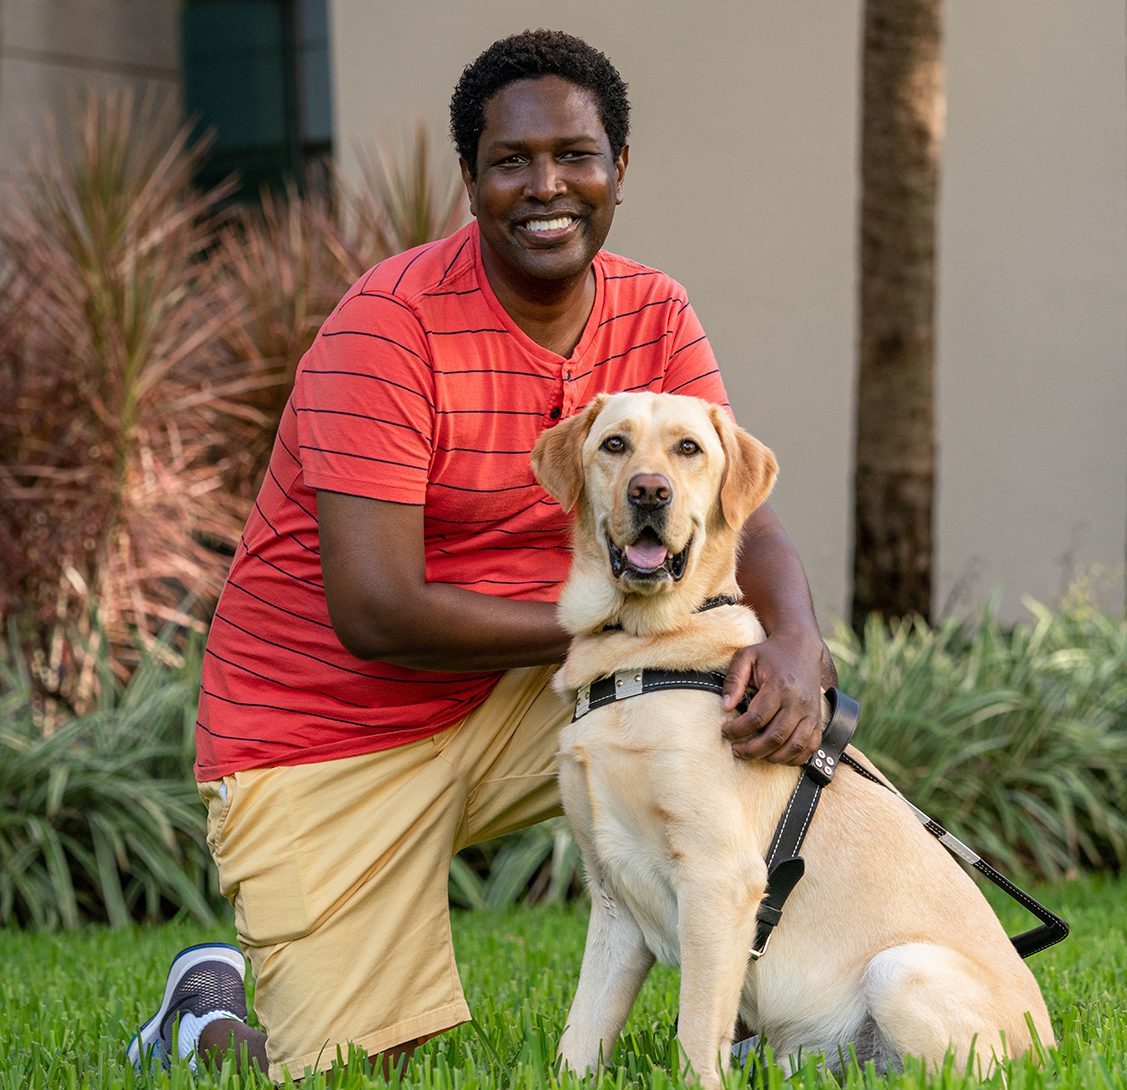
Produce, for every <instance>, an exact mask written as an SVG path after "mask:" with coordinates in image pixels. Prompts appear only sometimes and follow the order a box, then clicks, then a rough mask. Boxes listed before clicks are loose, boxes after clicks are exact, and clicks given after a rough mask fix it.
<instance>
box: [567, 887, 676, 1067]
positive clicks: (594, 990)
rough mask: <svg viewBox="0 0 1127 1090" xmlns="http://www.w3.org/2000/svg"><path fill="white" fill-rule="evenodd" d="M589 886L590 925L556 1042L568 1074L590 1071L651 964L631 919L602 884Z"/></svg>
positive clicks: (603, 1056)
mask: <svg viewBox="0 0 1127 1090" xmlns="http://www.w3.org/2000/svg"><path fill="white" fill-rule="evenodd" d="M590 887H591V921H590V923H589V924H588V926H587V945H586V947H585V949H584V951H583V965H582V967H581V968H580V970H579V985H578V987H577V988H576V991H575V999H574V1000H572V1004H571V1011H570V1012H569V1013H568V1016H567V1025H566V1026H565V1028H564V1032H563V1036H562V1037H561V1038H560V1047H559V1058H560V1059H561V1060H562V1061H563V1064H564V1065H565V1066H566V1067H569V1068H571V1069H572V1070H573V1071H578V1072H580V1073H586V1072H589V1071H593V1070H594V1069H595V1068H596V1067H597V1066H598V1064H599V1063H601V1062H602V1061H604V1060H608V1059H610V1054H611V1050H612V1049H613V1048H614V1043H615V1041H616V1040H618V1035H619V1033H621V1032H622V1026H623V1024H624V1023H625V1021H626V1016H627V1015H628V1014H629V1013H630V1008H631V1007H632V1006H633V1005H634V1000H635V999H636V998H637V997H638V991H639V990H640V989H641V987H642V984H643V983H644V982H645V979H646V974H647V973H649V971H650V968H651V967H652V966H653V963H654V956H653V954H652V953H650V950H649V948H648V947H647V946H646V943H645V939H644V938H643V937H642V932H641V930H640V929H639V927H638V925H637V923H635V921H634V918H633V917H632V916H631V915H630V913H629V912H628V911H627V910H626V909H625V907H623V906H622V905H619V904H616V903H615V901H614V898H613V896H612V895H611V893H610V891H609V890H608V889H607V888H606V886H605V885H604V884H603V883H602V882H601V881H599V880H598V879H595V880H594V881H591V882H590Z"/></svg>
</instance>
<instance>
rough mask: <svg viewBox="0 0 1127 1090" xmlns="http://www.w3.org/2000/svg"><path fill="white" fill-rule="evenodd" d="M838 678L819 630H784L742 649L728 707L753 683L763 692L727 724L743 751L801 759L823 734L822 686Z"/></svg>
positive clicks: (777, 759) (732, 669) (727, 689)
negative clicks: (793, 631)
mask: <svg viewBox="0 0 1127 1090" xmlns="http://www.w3.org/2000/svg"><path fill="white" fill-rule="evenodd" d="M836 684H837V671H836V669H835V668H834V664H833V658H832V657H831V656H830V653H829V649H828V648H827V647H826V645H825V643H824V642H823V641H822V639H821V637H820V636H819V635H818V634H817V632H816V631H813V630H812V631H801V632H796V633H790V632H787V631H785V630H780V631H777V632H775V633H773V634H772V635H771V636H769V637H768V638H767V639H766V640H764V641H763V642H762V643H757V644H754V645H753V646H751V647H745V648H743V649H742V650H741V651H737V652H736V654H735V655H734V656H733V657H732V662H731V665H730V666H729V667H728V673H727V676H726V677H725V679H724V710H725V711H731V710H732V709H733V708H735V707H736V705H737V704H739V702H740V701H741V700H742V699H743V696H744V693H745V691H746V690H747V689H748V688H755V689H757V690H758V692H757V693H756V694H755V696H754V697H753V699H752V701H751V704H750V705H749V706H748V709H747V711H746V712H744V713H743V715H740V716H736V717H735V718H733V719H730V720H729V721H728V722H727V723H726V724H725V725H724V737H725V738H726V739H727V740H728V741H729V742H731V743H732V752H733V753H734V754H735V755H736V756H737V757H745V758H751V757H758V758H762V759H763V760H766V761H771V762H772V763H774V764H789V765H800V764H803V763H805V762H806V761H807V760H809V759H810V757H811V756H813V754H814V752H815V751H816V750H817V748H818V743H819V742H820V741H821V740H822V689H823V688H831V687H833V686H835V685H836Z"/></svg>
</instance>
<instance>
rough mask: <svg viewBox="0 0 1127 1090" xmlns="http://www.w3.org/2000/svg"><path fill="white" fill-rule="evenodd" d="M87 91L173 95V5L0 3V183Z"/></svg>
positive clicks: (170, 1) (80, 0)
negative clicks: (47, 123) (49, 120)
mask: <svg viewBox="0 0 1127 1090" xmlns="http://www.w3.org/2000/svg"><path fill="white" fill-rule="evenodd" d="M92 87H97V88H119V87H135V88H137V89H138V90H140V91H144V90H153V91H157V92H162V93H167V94H173V95H177V94H179V87H180V5H179V0H0V183H3V182H6V181H14V180H15V179H17V178H18V177H19V175H20V173H21V171H22V166H23V164H24V163H26V161H27V155H28V151H29V147H30V145H31V144H32V143H33V142H34V141H35V139H36V137H37V135H38V133H39V132H40V131H41V130H42V126H43V118H44V115H45V113H46V112H47V111H48V110H51V111H56V112H59V111H62V110H64V109H65V108H66V106H67V105H68V103H69V102H71V101H81V96H82V95H83V94H84V93H85V92H86V91H87V89H89V88H92Z"/></svg>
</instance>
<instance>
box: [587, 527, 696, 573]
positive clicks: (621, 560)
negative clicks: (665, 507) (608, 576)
mask: <svg viewBox="0 0 1127 1090" xmlns="http://www.w3.org/2000/svg"><path fill="white" fill-rule="evenodd" d="M691 544H692V542H691V541H690V542H689V545H691ZM689 545H686V546H685V547H684V548H683V549H682V550H681V551H680V552H679V553H671V552H670V551H669V550H668V549H667V548H666V547H665V543H664V542H663V541H662V540H661V539H660V538H659V537H658V536H657V534H655V533H654V532H653V530H651V529H649V528H647V529H645V530H643V531H642V532H641V534H639V535H638V540H637V541H635V542H634V544H633V545H627V546H625V547H624V548H623V547H620V546H618V545H616V544H615V543H614V542H613V541H611V539H610V538H609V537H608V538H607V551H608V553H609V554H610V570H611V572H612V574H613V575H614V577H615V579H621V578H622V576H624V575H626V574H627V573H629V574H630V575H631V576H632V577H633V578H643V579H657V578H661V577H663V576H665V575H668V576H670V577H671V578H672V579H673V581H674V582H675V583H676V582H678V581H679V580H680V578H681V576H683V575H684V574H685V564H686V562H687V561H688V559H689Z"/></svg>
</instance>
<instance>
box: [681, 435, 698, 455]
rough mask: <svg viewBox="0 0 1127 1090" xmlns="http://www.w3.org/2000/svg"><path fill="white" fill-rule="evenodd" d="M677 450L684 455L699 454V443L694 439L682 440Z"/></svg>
mask: <svg viewBox="0 0 1127 1090" xmlns="http://www.w3.org/2000/svg"><path fill="white" fill-rule="evenodd" d="M677 450H678V451H679V452H680V453H681V454H686V455H693V454H700V443H698V442H697V441H696V440H695V439H682V440H681V442H680V443H679V444H678V446H677Z"/></svg>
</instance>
